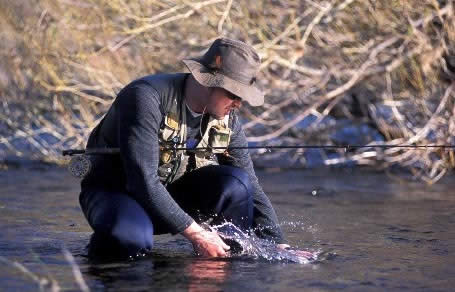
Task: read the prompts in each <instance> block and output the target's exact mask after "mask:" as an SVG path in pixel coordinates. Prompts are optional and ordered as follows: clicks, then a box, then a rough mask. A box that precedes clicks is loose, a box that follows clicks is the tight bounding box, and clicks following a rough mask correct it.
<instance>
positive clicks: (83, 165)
mask: <svg viewBox="0 0 455 292" xmlns="http://www.w3.org/2000/svg"><path fill="white" fill-rule="evenodd" d="M360 148H381V149H388V148H403V149H430V148H443V149H455V145H385V144H370V145H275V146H273V145H270V146H267V145H257V146H235V147H220V146H214V147H195V148H191V147H177V145H176V144H172V145H166V146H160V150H165V151H173V152H174V153H175V152H176V151H202V150H235V149H266V150H269V151H270V150H273V149H278V150H279V149H344V151H345V152H347V151H349V150H351V149H352V150H353V149H360ZM105 154H107V155H113V154H120V148H87V149H67V150H63V151H62V155H63V156H72V158H71V161H70V163H69V165H68V169H69V171H70V172H71V174H72V175H74V176H75V177H78V178H83V177H85V176H86V175H87V174H88V173H89V172H90V169H91V161H90V159H88V157H87V156H88V155H105Z"/></svg>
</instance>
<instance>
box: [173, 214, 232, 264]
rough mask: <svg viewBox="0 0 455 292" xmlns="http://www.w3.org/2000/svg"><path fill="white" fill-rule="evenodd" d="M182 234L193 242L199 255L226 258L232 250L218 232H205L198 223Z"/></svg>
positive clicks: (194, 223)
mask: <svg viewBox="0 0 455 292" xmlns="http://www.w3.org/2000/svg"><path fill="white" fill-rule="evenodd" d="M182 234H183V236H185V237H186V238H187V239H188V240H189V241H191V243H192V244H193V248H194V251H195V252H196V253H197V254H199V255H203V256H209V257H225V256H226V255H227V254H226V252H227V251H228V250H229V249H230V247H229V245H227V244H225V243H224V242H223V240H222V239H221V238H220V237H219V236H218V234H217V233H216V232H214V231H208V230H205V229H204V228H202V227H201V226H200V225H199V224H197V223H196V222H193V223H192V224H191V225H190V226H188V228H186V229H185V230H184V231H183V233H182Z"/></svg>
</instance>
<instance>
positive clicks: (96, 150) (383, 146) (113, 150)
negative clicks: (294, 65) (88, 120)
mask: <svg viewBox="0 0 455 292" xmlns="http://www.w3.org/2000/svg"><path fill="white" fill-rule="evenodd" d="M361 148H381V149H388V148H403V149H406V148H408V149H431V148H442V149H455V145H431V144H430V145H386V144H369V145H349V144H347V145H275V146H274V145H270V146H267V145H258V146H235V147H229V146H228V147H196V148H191V147H176V146H164V147H160V149H161V150H173V151H202V150H211V149H212V150H237V149H267V150H273V149H344V150H345V151H348V150H355V149H361ZM119 153H120V148H87V149H67V150H63V151H62V155H63V156H73V155H79V154H85V155H97V154H119Z"/></svg>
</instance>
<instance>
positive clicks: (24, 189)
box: [0, 166, 455, 291]
mask: <svg viewBox="0 0 455 292" xmlns="http://www.w3.org/2000/svg"><path fill="white" fill-rule="evenodd" d="M258 176H259V179H260V181H261V183H262V185H263V187H264V190H265V191H266V193H267V194H268V196H269V197H270V199H271V200H272V202H273V205H274V207H275V209H276V211H277V213H278V216H279V218H280V221H281V224H282V228H283V230H284V232H285V234H286V235H287V238H288V240H289V242H290V244H291V245H292V246H295V247H299V248H300V249H303V250H307V251H312V252H316V253H319V254H320V256H319V258H318V259H317V260H315V261H311V262H309V263H306V264H297V263H292V262H289V261H283V260H276V259H275V260H268V259H266V258H263V257H236V258H227V259H205V258H200V257H196V256H194V255H193V252H192V248H191V245H190V244H189V243H188V242H187V241H186V240H185V239H184V238H183V237H180V236H169V235H164V236H157V237H156V243H155V250H154V252H153V254H152V255H151V256H148V257H145V258H142V259H138V260H126V261H117V262H111V263H101V262H93V261H90V260H89V259H87V257H86V254H87V252H86V249H85V246H86V244H87V242H88V239H89V237H90V234H91V230H90V227H89V226H88V225H87V223H86V222H85V219H84V218H83V215H82V213H81V211H80V208H79V205H78V192H79V184H78V180H77V179H75V178H73V177H71V176H70V175H69V174H68V173H67V172H66V171H65V170H64V169H60V168H55V167H48V166H37V167H28V168H18V169H9V170H4V171H1V172H0V231H1V232H0V263H1V265H0V290H1V291H39V289H40V285H41V289H42V290H45V291H48V290H49V291H50V290H52V289H60V290H67V291H78V290H83V289H84V284H82V280H81V279H83V282H84V283H86V285H87V286H88V289H90V290H92V291H154V290H173V291H221V290H222V291H246V290H248V291H302V290H309V291H333V290H340V289H343V290H346V291H385V290H387V291H449V290H451V289H453V287H454V286H455V266H454V263H455V255H454V254H455V228H454V226H455V224H454V223H455V180H454V179H453V174H451V175H447V176H446V177H445V178H443V179H442V180H441V181H440V182H438V183H437V184H435V185H433V186H428V185H425V184H424V183H422V182H419V181H410V180H403V179H402V178H400V177H398V176H391V175H386V174H384V173H382V172H375V171H372V170H366V169H332V170H329V169H319V170H289V171H265V170H261V171H258ZM66 251H69V253H70V254H71V255H72V256H68V255H66V256H65V252H66ZM72 260H74V263H73V264H72V263H71V261H72ZM73 268H74V269H75V270H76V271H77V270H80V272H81V276H80V277H78V276H77V273H76V276H75V273H74V271H73Z"/></svg>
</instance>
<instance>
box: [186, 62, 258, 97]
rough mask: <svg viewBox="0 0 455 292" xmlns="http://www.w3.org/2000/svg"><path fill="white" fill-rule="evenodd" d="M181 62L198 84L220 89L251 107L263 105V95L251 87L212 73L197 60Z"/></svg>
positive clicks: (217, 73) (253, 86) (254, 87)
mask: <svg viewBox="0 0 455 292" xmlns="http://www.w3.org/2000/svg"><path fill="white" fill-rule="evenodd" d="M182 62H183V63H184V64H185V65H186V67H188V69H189V70H190V72H191V74H193V76H194V78H195V79H196V80H197V82H199V83H200V84H202V85H204V86H206V87H221V88H224V89H226V90H228V91H229V92H231V93H233V94H235V95H237V96H238V97H240V98H241V99H242V100H245V101H247V102H248V103H249V104H250V105H251V106H260V105H263V104H264V94H263V93H262V91H261V90H259V88H257V87H256V86H255V85H254V84H253V85H246V84H243V83H241V82H239V81H236V80H234V79H232V78H229V77H228V76H226V75H223V74H221V73H219V72H212V71H210V70H209V69H208V68H207V67H205V66H204V65H202V64H201V63H200V62H199V61H198V60H197V59H186V60H182Z"/></svg>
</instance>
